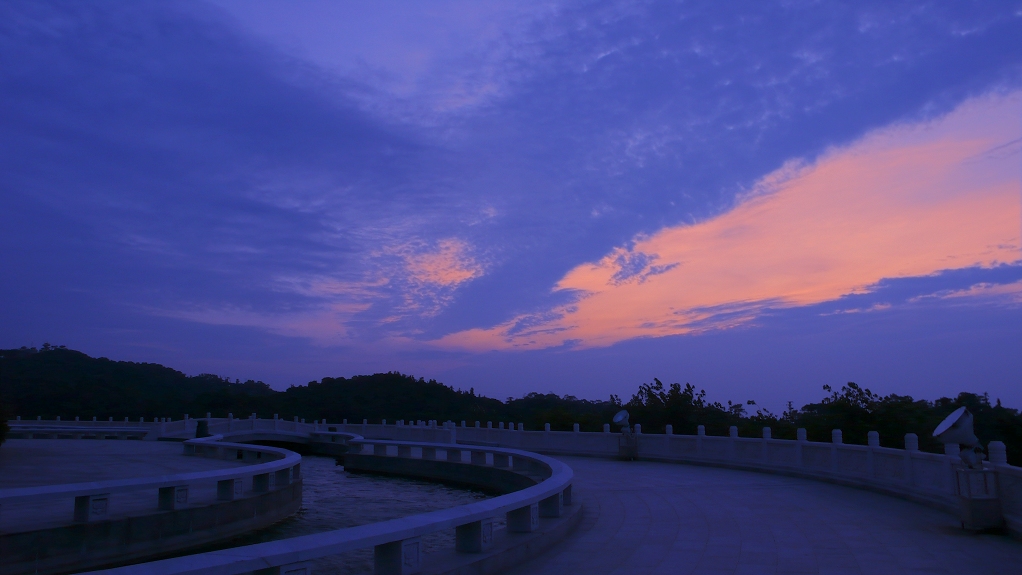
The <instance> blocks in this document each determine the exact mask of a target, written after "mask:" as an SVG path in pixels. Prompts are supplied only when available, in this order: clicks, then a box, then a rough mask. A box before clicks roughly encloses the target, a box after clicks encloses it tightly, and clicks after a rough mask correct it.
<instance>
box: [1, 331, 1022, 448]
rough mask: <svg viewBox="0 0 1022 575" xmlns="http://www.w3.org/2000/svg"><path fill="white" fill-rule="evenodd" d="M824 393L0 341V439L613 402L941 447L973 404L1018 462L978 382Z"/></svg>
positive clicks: (536, 414)
mask: <svg viewBox="0 0 1022 575" xmlns="http://www.w3.org/2000/svg"><path fill="white" fill-rule="evenodd" d="M823 390H824V392H825V393H826V395H825V396H824V397H823V398H822V399H821V400H820V401H819V402H816V403H809V404H807V405H804V406H802V407H801V408H795V407H794V406H793V405H791V404H790V403H789V404H788V406H787V408H786V409H785V410H784V411H783V412H782V413H780V414H775V413H772V412H770V411H769V410H766V409H760V408H758V407H757V406H756V404H755V402H753V401H746V402H744V403H733V402H730V401H729V402H727V404H722V403H720V402H711V401H709V400H707V398H706V391H705V390H697V389H696V388H695V387H694V386H693V385H691V384H688V383H686V384H684V385H682V384H680V383H673V384H669V385H665V384H663V383H662V382H661V381H660V380H659V379H654V380H653V382H651V383H643V384H641V385H639V386H638V389H637V390H636V392H635V393H634V394H633V395H632V397H631V399H629V400H628V401H627V402H623V401H622V400H621V398H620V397H617V396H614V395H611V396H610V397H609V398H608V399H606V400H589V399H580V398H577V397H574V396H571V395H565V396H559V395H556V394H553V393H550V394H541V393H529V394H527V395H525V396H523V397H519V398H512V397H509V398H507V399H506V400H503V401H501V400H499V399H494V398H489V397H484V396H481V395H477V394H476V393H475V390H474V389H469V390H467V391H464V390H456V389H453V388H451V387H450V386H447V385H444V384H442V383H440V382H437V381H436V380H432V379H430V380H426V379H423V378H418V379H416V378H415V377H412V376H410V375H405V374H401V373H397V372H390V373H377V374H373V375H357V376H354V377H350V378H345V377H326V378H323V379H322V380H319V381H311V382H309V383H308V384H307V385H303V386H291V387H289V388H288V389H286V390H284V391H276V390H274V389H272V388H270V386H268V385H267V384H265V383H263V382H261V381H253V380H248V381H244V382H242V381H239V380H234V381H231V380H229V379H227V378H224V377H220V376H217V375H212V374H202V375H196V376H187V375H185V374H183V373H181V372H179V371H176V370H174V369H171V368H168V367H165V366H162V365H159V364H154V363H134V362H126V361H113V360H110V359H106V358H93V357H89V356H88V355H86V354H84V353H81V352H78V351H74V350H70V349H67V348H65V347H63V346H51V345H48V344H47V345H44V346H43V347H42V348H41V349H36V348H24V347H23V348H20V349H8V350H0V415H2V417H0V441H2V437H3V435H2V434H3V433H4V427H5V421H6V419H8V418H13V416H16V415H20V416H22V417H23V418H27V419H34V418H35V417H37V416H42V417H43V418H45V419H53V418H55V417H57V416H60V417H62V418H74V417H76V416H78V417H82V418H87V419H91V418H92V417H97V418H101V419H106V418H107V417H114V418H115V419H123V418H124V417H130V418H131V419H135V420H137V418H139V417H144V418H146V419H147V420H151V419H152V418H155V417H174V418H181V417H182V416H183V415H184V414H185V413H187V414H190V415H191V416H192V417H201V416H204V415H205V414H206V413H207V412H208V413H212V414H213V416H214V417H225V416H226V415H227V414H228V413H233V414H234V416H235V417H247V416H248V415H249V414H251V413H257V414H259V416H260V417H272V416H273V414H279V415H280V416H281V417H283V418H286V419H290V418H292V417H296V416H297V417H299V418H305V419H307V420H310V421H311V420H319V419H327V420H328V421H341V420H342V419H349V420H353V421H361V420H362V419H364V418H365V419H369V420H371V421H374V422H375V421H379V420H381V419H387V420H389V421H396V420H399V419H403V420H408V421H414V420H419V419H422V420H429V419H437V420H440V421H445V420H452V421H462V420H464V421H468V422H470V423H469V424H470V425H471V424H472V423H473V422H475V421H482V422H486V421H494V422H498V421H506V422H516V423H524V424H525V427H526V429H543V425H544V424H546V423H549V424H550V426H551V429H553V430H570V429H571V428H572V425H573V424H575V423H578V424H579V426H580V428H581V429H582V430H583V431H600V430H602V428H603V425H604V424H605V423H609V422H610V421H611V418H612V417H613V415H614V413H616V412H617V411H619V410H621V409H627V410H628V411H629V413H630V414H631V421H632V422H633V423H639V424H641V425H642V429H643V432H645V433H662V432H663V431H664V430H665V428H666V426H667V425H672V426H673V429H674V432H675V433H684V434H694V433H696V428H697V426H699V425H703V426H705V428H706V433H707V434H709V435H726V434H727V433H728V428H729V427H731V426H736V427H738V430H739V434H740V435H741V436H743V437H760V436H761V434H762V430H763V428H764V427H769V428H770V429H771V432H772V436H773V437H776V438H782V439H794V438H795V436H796V429H798V428H800V427H801V428H805V429H806V431H807V435H808V438H809V440H810V441H830V437H831V430H833V429H841V430H842V432H843V439H844V441H845V442H846V443H856V444H865V443H866V440H867V439H866V437H867V433H868V432H869V431H877V432H879V433H880V442H881V445H883V446H885V447H898V448H900V447H903V446H904V444H903V441H904V436H905V434H906V433H915V434H917V435H918V436H919V446H920V448H921V449H923V450H925V451H931V452H940V451H941V445H940V444H939V443H938V442H937V441H936V440H935V439H934V438H933V437H932V431H933V429H934V428H935V427H936V426H937V424H938V423H940V421H941V420H942V419H943V418H944V417H946V416H947V415H948V414H949V413H951V412H952V411H954V410H955V409H957V408H958V407H960V406H966V407H968V408H969V410H970V411H971V412H972V413H973V414H974V415H975V424H976V435H977V436H978V437H979V438H980V440H981V441H982V442H983V443H984V444H986V443H988V442H990V441H992V440H999V441H1003V442H1004V443H1005V444H1006V445H1007V451H1008V461H1009V462H1011V463H1012V464H1013V465H1022V414H1020V413H1019V411H1018V410H1016V409H1011V408H1007V407H1004V406H1002V405H1001V403H1000V400H996V401H995V402H994V403H993V404H991V402H990V398H989V397H988V396H987V395H986V394H976V393H969V392H962V393H960V394H958V395H957V396H956V397H954V398H947V397H942V398H939V399H937V400H934V401H928V400H924V399H914V398H912V397H910V396H901V395H894V394H891V395H886V396H880V395H878V394H875V393H873V392H871V391H870V390H869V389H866V388H863V387H860V386H859V385H857V384H855V383H848V384H846V385H843V386H842V387H841V388H840V389H839V390H834V389H832V388H831V387H830V386H823Z"/></svg>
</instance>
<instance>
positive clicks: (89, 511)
mask: <svg viewBox="0 0 1022 575" xmlns="http://www.w3.org/2000/svg"><path fill="white" fill-rule="evenodd" d="M109 511H110V494H109V493H98V494H94V495H79V496H78V497H75V514H74V521H75V523H89V522H92V521H102V520H104V519H106V518H107V515H108V513H109Z"/></svg>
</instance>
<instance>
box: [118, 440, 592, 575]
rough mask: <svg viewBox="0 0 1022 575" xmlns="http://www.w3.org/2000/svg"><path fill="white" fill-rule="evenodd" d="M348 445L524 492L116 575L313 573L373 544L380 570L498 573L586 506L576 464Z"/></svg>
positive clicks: (370, 466) (399, 469)
mask: <svg viewBox="0 0 1022 575" xmlns="http://www.w3.org/2000/svg"><path fill="white" fill-rule="evenodd" d="M325 433H335V432H329V431H327V432H325ZM336 433H342V432H336ZM348 443H349V446H351V447H352V451H351V452H349V453H348V454H346V455H345V459H346V461H347V463H346V468H347V467H348V466H350V468H351V469H354V468H357V469H358V470H360V471H364V472H381V473H388V474H395V475H397V474H399V475H414V476H417V477H423V478H434V479H438V480H444V481H457V482H460V483H473V484H475V485H477V486H488V487H489V488H491V489H493V490H498V491H502V490H508V489H512V488H514V487H515V486H522V488H521V489H517V490H514V491H511V492H508V493H505V494H504V495H500V496H498V497H494V498H491V499H486V500H482V501H477V502H474V503H469V504H467V505H462V506H458V507H452V508H450V509H443V510H438V511H433V512H429V513H421V514H418V515H411V516H407V517H402V518H398V519H392V520H389V521H382V522H379V523H373V524H369V525H361V526H358V527H351V528H346V529H338V530H335V531H327V532H323V533H316V534H311V535H303V536H299V537H293V538H291V539H285V540H280V541H271V542H268V543H259V544H255V545H248V546H244V547H237V548H231V549H225V550H222V551H211V552H208V553H200V554H196V555H188V556H183V557H175V558H172V559H165V560H161V561H154V562H149V563H145V564H140V565H131V566H126V567H120V568H117V569H113V570H111V571H109V573H111V574H113V575H142V574H145V575H185V574H187V575H234V574H242V573H252V572H259V573H260V574H270V573H274V574H282V573H289V574H295V575H297V574H308V573H309V572H310V571H311V568H312V567H311V564H310V562H311V561H313V560H315V559H318V558H320V557H328V556H331V555H337V554H341V553H346V552H348V551H354V550H357V549H365V548H368V547H372V548H373V549H374V562H375V567H374V571H375V573H377V574H378V575H392V574H393V575H398V574H400V575H407V574H411V573H464V574H467V573H491V572H494V571H499V570H501V569H505V568H507V567H509V566H510V565H512V564H514V563H515V562H520V561H522V560H524V559H526V558H529V557H532V556H534V555H535V554H537V553H540V552H542V550H544V549H546V548H547V547H548V546H550V545H552V544H554V543H555V542H556V541H558V540H559V539H560V538H561V537H563V536H564V535H566V534H567V533H568V531H569V530H570V528H571V527H572V526H574V525H575V524H576V523H577V521H578V520H579V519H580V517H581V515H580V507H581V506H580V505H578V504H577V503H574V504H573V503H572V497H571V482H572V479H573V473H572V471H571V468H570V467H568V466H567V465H565V464H563V463H562V462H560V461H557V460H555V459H551V458H549V457H544V456H542V455H537V454H535V453H528V452H525V451H520V450H513V449H503V448H491V447H486V448H477V449H462V448H461V447H458V446H455V445H452V444H436V443H425V442H422V443H409V442H391V441H379V440H367V439H360V438H349V440H348ZM402 460H407V461H402ZM514 476H518V477H517V478H515V477H514ZM466 479H467V480H468V481H466ZM476 482H478V483H476ZM504 518H506V520H507V528H506V529H496V528H495V527H494V525H495V524H497V523H498V522H499V521H500V520H501V519H504ZM448 529H450V530H454V532H455V540H456V545H455V549H453V550H449V551H443V552H440V553H438V554H434V553H431V554H429V555H425V554H424V553H423V548H422V539H421V538H422V536H424V535H427V534H430V533H435V532H438V531H444V530H448ZM424 555H425V556H424Z"/></svg>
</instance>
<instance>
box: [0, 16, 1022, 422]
mask: <svg viewBox="0 0 1022 575" xmlns="http://www.w3.org/2000/svg"><path fill="white" fill-rule="evenodd" d="M1020 182H1022V1H1007V0H1006V1H1001V2H945V1H935V2H930V3H928V2H891V1H887V0H885V1H881V2H862V1H856V2H846V3H840V2H799V1H796V2H763V1H759V0H757V1H750V2H734V3H726V4H724V3H719V2H709V1H707V2H569V1H564V2H558V1H544V2H540V1H535V2H526V1H522V0H514V1H493V2H479V1H476V0H451V1H442V0H437V1H431V2H411V1H408V2H396V1H375V2H353V1H352V2H326V1H322V2H321V1H311V0H309V1H305V2H280V1H278V2H270V1H265V0H216V1H214V2H198V1H197V2H184V3H168V2H152V3H146V2H137V3H123V2H122V3H111V2H95V3H88V2H66V3H60V2H42V1H38V0H30V1H24V2H22V1H12V2H4V3H2V4H0V270H2V275H0V279H2V281H0V302H2V303H0V347H20V346H22V345H36V346H38V345H41V344H42V343H43V342H50V343H54V344H64V345H67V346H69V347H72V348H75V349H80V350H82V351H85V352H87V353H89V354H92V355H100V356H107V357H110V358H113V359H125V360H133V361H152V362H159V363H164V364H166V365H169V366H172V367H175V368H178V369H181V370H183V371H185V372H187V373H192V374H196V373H203V372H212V373H217V374H220V375H224V376H228V377H231V378H235V377H237V378H241V379H248V378H253V379H262V380H264V381H267V382H269V383H271V384H272V385H273V386H274V387H277V388H284V387H287V386H288V385H291V384H302V383H305V382H307V381H309V380H311V379H319V378H322V377H324V376H342V375H343V376H349V375H354V374H358V373H372V372H377V371H390V370H399V371H402V372H405V373H412V374H414V375H417V376H425V377H427V378H436V379H438V380H441V381H444V382H445V383H448V384H450V385H453V386H455V387H461V388H468V387H474V388H475V389H476V390H477V392H481V393H484V394H486V395H491V396H496V397H507V396H518V395H521V394H522V393H525V392H528V391H541V392H546V391H553V392H556V393H560V394H564V393H570V394H574V395H578V396H582V397H591V398H606V397H607V396H608V394H610V393H616V394H619V395H624V396H625V397H626V398H627V397H628V396H630V394H631V393H632V392H633V391H634V389H635V388H636V386H637V385H638V384H639V383H642V382H647V381H651V380H652V378H653V377H659V378H660V379H661V380H664V381H665V382H674V381H680V382H691V383H693V384H694V385H696V386H697V387H701V388H706V389H707V390H708V392H709V396H710V398H711V399H714V400H721V401H724V400H727V399H733V400H745V399H755V400H757V402H758V403H759V404H760V405H762V406H766V407H768V408H771V409H774V410H780V409H781V408H782V406H783V404H784V403H785V402H786V401H789V400H790V401H793V402H795V403H796V404H798V405H801V404H803V403H806V402H809V401H815V400H818V399H819V398H820V397H821V396H822V391H821V390H820V386H822V385H823V384H830V385H833V386H840V385H841V384H842V383H844V382H847V381H856V382H858V383H859V384H861V385H863V386H866V387H869V388H871V389H873V390H874V391H876V392H879V393H883V394H887V393H899V394H910V395H913V396H916V397H926V398H935V397H938V396H940V395H947V394H955V393H957V392H958V391H963V390H968V391H975V392H984V391H988V392H990V394H991V397H992V398H1001V399H1002V400H1003V401H1004V402H1005V403H1006V404H1008V405H1010V406H1013V407H1022V183H1020Z"/></svg>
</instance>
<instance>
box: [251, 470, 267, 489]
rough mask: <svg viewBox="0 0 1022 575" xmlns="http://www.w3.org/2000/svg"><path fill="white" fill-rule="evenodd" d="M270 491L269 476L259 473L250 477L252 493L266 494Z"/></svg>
mask: <svg viewBox="0 0 1022 575" xmlns="http://www.w3.org/2000/svg"><path fill="white" fill-rule="evenodd" d="M269 490H270V474H269V473H260V474H258V475H253V476H252V491H254V492H255V493H266V492H267V491H269Z"/></svg>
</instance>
